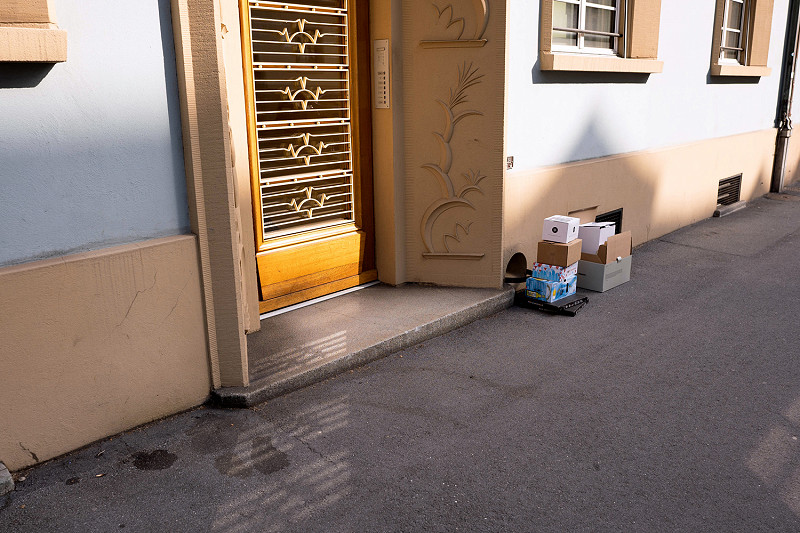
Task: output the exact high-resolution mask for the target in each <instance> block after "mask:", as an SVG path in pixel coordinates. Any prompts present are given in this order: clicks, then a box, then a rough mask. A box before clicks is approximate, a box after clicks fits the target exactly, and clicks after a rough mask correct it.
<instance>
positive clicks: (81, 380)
mask: <svg viewBox="0 0 800 533" xmlns="http://www.w3.org/2000/svg"><path fill="white" fill-rule="evenodd" d="M0 294H2V295H3V305H2V306H0V331H2V332H3V335H2V347H0V376H2V384H0V406H2V409H0V461H2V462H4V463H5V464H6V465H7V466H8V467H9V469H11V470H17V469H19V468H22V467H25V466H28V465H31V464H33V463H36V462H39V461H44V460H47V459H50V458H52V457H55V456H57V455H60V454H62V453H66V452H68V451H70V450H74V449H75V448H78V447H80V446H83V445H85V444H88V443H90V442H93V441H95V440H97V439H100V438H103V437H106V436H108V435H112V434H114V433H118V432H120V431H123V430H126V429H130V428H132V427H135V426H137V425H140V424H143V423H146V422H149V421H152V420H154V419H157V418H160V417H163V416H166V415H169V414H172V413H176V412H179V411H182V410H185V409H188V408H191V407H193V406H196V405H198V404H200V403H202V402H203V401H204V400H205V399H206V398H207V396H208V393H209V389H210V377H209V376H210V373H209V366H208V352H207V347H206V332H205V325H204V315H203V299H202V296H201V291H200V277H199V266H198V257H197V239H196V237H195V236H191V235H190V236H177V237H167V238H162V239H157V240H152V241H145V242H142V243H138V244H131V245H126V246H119V247H114V248H107V249H104V250H101V251H97V252H89V253H83V254H75V255H69V256H64V257H60V258H55V259H49V260H45V261H37V262H33V263H26V264H23V265H18V266H12V267H7V268H3V269H0Z"/></svg>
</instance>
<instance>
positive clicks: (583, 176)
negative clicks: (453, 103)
mask: <svg viewBox="0 0 800 533" xmlns="http://www.w3.org/2000/svg"><path fill="white" fill-rule="evenodd" d="M775 135H776V130H774V129H768V130H763V131H757V132H753V133H746V134H742V135H735V136H731V137H724V138H719V139H710V140H705V141H700V142H696V143H691V144H685V145H680V146H673V147H669V148H663V149H658V150H648V151H643V152H635V153H631V154H624V155H618V156H612V157H605V158H600V159H591V160H587V161H579V162H576V163H569V164H565V165H560V166H555V167H547V168H541V169H536V170H532V171H511V172H508V173H507V176H506V189H505V194H506V202H505V206H506V207H505V211H504V213H505V217H504V224H505V247H504V260H505V261H506V262H507V261H508V260H509V259H510V258H511V255H512V254H514V253H515V252H522V253H524V254H525V256H526V258H527V259H528V261H529V262H531V261H533V260H535V258H536V243H537V242H538V241H539V240H540V238H541V231H542V219H544V218H545V217H548V216H550V215H555V214H562V215H565V214H567V213H570V212H573V211H579V210H582V209H587V208H592V207H595V206H596V207H597V212H598V213H603V212H607V211H611V210H614V209H619V208H623V209H624V211H623V217H624V218H623V229H626V230H631V231H632V232H633V243H634V245H636V244H641V243H643V242H645V241H648V240H650V239H654V238H657V237H660V236H661V235H664V234H666V233H669V232H671V231H674V230H676V229H678V228H680V227H682V226H686V225H688V224H692V223H694V222H697V221H698V220H701V219H703V218H707V217H710V216H711V215H712V214H713V213H714V209H715V208H716V198H717V187H718V185H719V180H721V179H724V178H727V177H730V176H733V175H736V174H740V173H741V174H742V199H743V200H749V199H751V198H753V197H756V196H760V195H762V194H765V193H767V192H769V184H770V177H771V173H772V160H773V153H774V150H775ZM797 144H800V143H797ZM793 148H794V150H793V151H792V154H794V159H793V160H792V159H790V161H794V162H795V163H794V166H792V168H794V169H796V168H797V164H798V161H800V149H798V147H796V146H793Z"/></svg>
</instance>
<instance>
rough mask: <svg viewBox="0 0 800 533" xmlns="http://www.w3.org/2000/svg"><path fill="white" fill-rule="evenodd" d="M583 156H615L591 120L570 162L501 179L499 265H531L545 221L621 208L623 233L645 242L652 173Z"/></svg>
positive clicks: (653, 192)
mask: <svg viewBox="0 0 800 533" xmlns="http://www.w3.org/2000/svg"><path fill="white" fill-rule="evenodd" d="M587 151H588V152H592V153H605V154H608V153H614V151H615V149H614V147H612V146H610V144H609V143H608V140H607V139H606V137H605V135H604V134H603V132H602V128H601V127H600V119H599V118H598V117H597V116H596V115H595V116H594V117H592V118H591V120H589V121H588V122H587V123H586V124H585V126H584V128H583V131H582V132H581V134H580V135H579V136H578V138H577V139H576V141H575V143H574V144H573V146H572V148H571V149H570V150H569V152H568V155H567V157H566V159H567V160H569V161H573V162H572V163H568V164H565V165H562V166H559V167H550V168H545V169H538V170H536V171H534V172H533V173H528V172H519V173H510V174H509V175H508V176H507V177H506V207H505V213H504V220H505V235H506V252H505V253H506V255H507V257H504V261H506V262H507V261H508V260H509V259H510V257H511V255H512V254H513V253H514V252H522V253H524V254H525V256H526V258H527V259H528V263H529V264H530V263H531V262H533V261H534V260H535V257H536V246H537V243H538V241H539V240H540V239H539V238H540V236H541V220H543V219H544V218H546V217H548V216H551V215H556V214H559V215H566V214H568V213H574V212H576V211H581V210H587V209H589V210H591V209H593V208H596V210H597V211H596V213H597V214H601V213H605V212H608V211H613V210H616V209H620V208H623V210H624V211H623V215H624V218H623V222H622V230H623V231H626V230H632V232H633V234H634V242H643V241H645V240H648V238H649V235H650V230H651V228H650V226H649V224H648V223H647V222H646V221H648V220H649V219H650V218H651V217H652V216H653V212H654V211H655V209H656V198H657V196H658V195H659V191H658V190H657V188H658V179H657V173H656V172H655V171H654V170H653V169H650V168H646V167H641V166H639V165H638V164H636V161H635V159H634V158H631V157H629V156H626V155H624V154H623V155H620V156H617V157H609V158H606V159H603V160H602V161H600V162H598V161H597V160H596V159H591V160H586V161H580V159H581V158H583V157H585V155H583V154H586V153H587ZM676 205H681V204H680V203H679V204H676ZM709 215H710V213H709ZM576 216H577V215H576ZM504 264H505V263H504Z"/></svg>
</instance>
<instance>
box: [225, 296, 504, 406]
mask: <svg viewBox="0 0 800 533" xmlns="http://www.w3.org/2000/svg"><path fill="white" fill-rule="evenodd" d="M513 303H514V289H513V288H512V287H510V286H508V285H507V286H506V287H505V288H504V289H503V290H498V291H497V293H496V294H494V295H493V296H491V297H489V298H487V299H485V300H483V301H481V302H478V303H476V304H474V305H471V306H469V307H466V308H462V309H458V310H456V311H454V312H452V313H449V314H447V315H444V316H441V317H439V318H437V319H435V320H432V321H430V322H428V323H426V324H420V325H418V326H417V327H414V328H410V329H408V330H406V331H404V332H402V333H400V334H398V335H394V336H392V337H388V338H385V339H382V340H381V341H379V342H376V343H374V344H373V345H371V346H366V347H363V348H361V349H359V350H357V351H355V352H353V353H349V354H346V355H343V356H342V357H339V358H337V359H335V360H332V361H327V362H325V363H323V364H321V365H319V366H316V367H314V368H304V369H298V371H296V372H292V371H291V370H290V371H289V372H281V374H280V375H277V376H270V377H266V378H262V379H260V380H258V381H253V382H252V383H251V384H250V386H249V387H223V388H221V389H216V390H214V391H212V403H213V404H215V405H217V406H219V407H232V408H246V407H251V406H253V405H257V404H259V403H262V402H265V401H267V400H270V399H272V398H275V397H277V396H281V395H283V394H287V393H289V392H292V391H295V390H298V389H302V388H304V387H307V386H309V385H313V384H314V383H319V382H320V381H324V380H326V379H328V378H330V377H333V376H335V375H337V374H341V373H343V372H346V371H347V370H350V369H353V368H356V367H359V366H363V365H365V364H367V363H370V362H372V361H375V360H378V359H382V358H384V357H386V356H388V355H391V354H393V353H395V352H398V351H400V350H402V349H404V348H408V347H409V346H413V345H415V344H419V343H420V342H424V341H426V340H428V339H432V338H434V337H438V336H440V335H444V334H445V333H447V332H449V331H452V330H454V329H457V328H460V327H462V326H465V325H467V324H469V323H470V322H474V321H475V320H478V319H481V318H484V317H487V316H490V315H493V314H495V313H498V312H500V311H502V310H503V309H507V308H508V307H510V306H511V305H513Z"/></svg>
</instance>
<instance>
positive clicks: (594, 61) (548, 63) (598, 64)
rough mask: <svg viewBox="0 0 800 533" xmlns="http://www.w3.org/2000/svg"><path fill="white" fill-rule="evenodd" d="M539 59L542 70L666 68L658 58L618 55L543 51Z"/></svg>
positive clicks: (646, 70)
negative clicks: (632, 57)
mask: <svg viewBox="0 0 800 533" xmlns="http://www.w3.org/2000/svg"><path fill="white" fill-rule="evenodd" d="M539 60H540V68H541V70H546V71H572V72H630V73H639V74H652V73H658V72H662V71H663V70H664V62H663V61H659V60H657V59H631V58H624V57H617V56H599V55H597V56H593V55H589V54H565V53H553V52H541V53H540V54H539Z"/></svg>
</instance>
